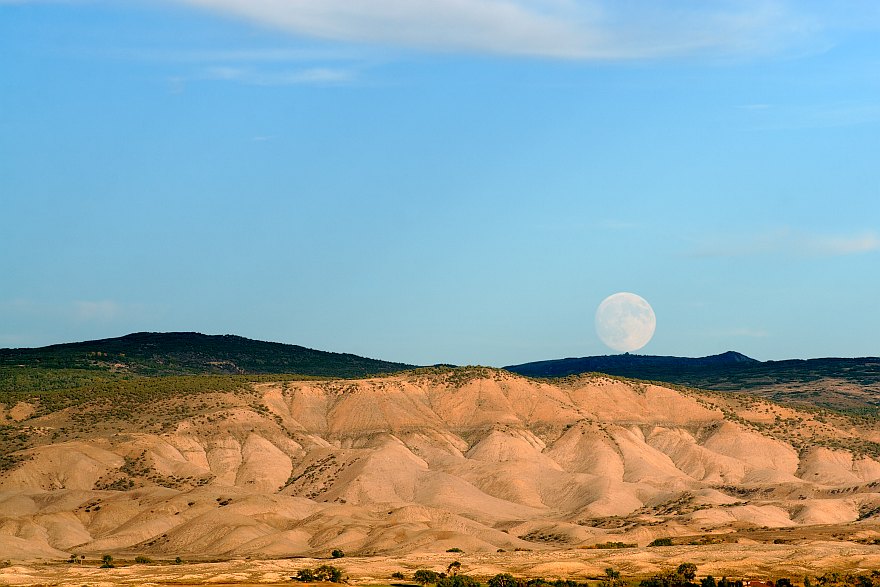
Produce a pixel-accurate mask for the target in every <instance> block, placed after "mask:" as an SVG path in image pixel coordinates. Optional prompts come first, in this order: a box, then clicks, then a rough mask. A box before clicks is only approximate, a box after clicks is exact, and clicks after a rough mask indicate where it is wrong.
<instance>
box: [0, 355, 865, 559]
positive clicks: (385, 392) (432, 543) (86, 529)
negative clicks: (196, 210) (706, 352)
mask: <svg viewBox="0 0 880 587" xmlns="http://www.w3.org/2000/svg"><path fill="white" fill-rule="evenodd" d="M186 381H187V380H186V379H184V380H182V382H181V383H180V384H181V385H183V384H184V383H185V382H186ZM209 381H210V380H209ZM144 385H146V387H145V388H144V392H143V393H142V394H141V395H137V394H133V395H129V396H126V397H113V396H109V395H96V396H95V397H94V398H89V397H86V398H80V400H79V401H78V402H75V403H71V402H68V403H69V404H70V405H68V407H65V403H64V402H58V401H55V403H51V402H49V401H48V400H46V401H45V402H44V404H43V405H41V402H40V400H30V401H21V402H18V403H16V404H15V405H3V406H0V420H2V424H3V442H4V446H5V452H6V453H8V454H7V456H6V457H5V458H4V470H3V472H2V475H0V552H2V553H3V555H2V556H3V557H4V558H8V559H35V558H66V557H67V556H68V554H69V553H71V552H76V553H91V554H100V553H115V554H118V555H123V556H124V555H132V554H134V553H137V554H144V555H149V556H152V557H159V558H161V557H171V558H173V557H175V556H184V557H187V558H189V559H193V558H199V557H233V556H253V557H287V556H299V555H303V556H315V555H322V556H325V555H326V554H327V553H328V552H329V551H330V550H331V549H333V548H340V549H343V550H344V551H345V552H346V553H348V554H349V555H355V554H357V555H371V554H383V555H392V556H399V555H403V554H407V553H431V552H434V553H442V552H445V551H446V550H447V549H449V548H461V549H463V550H464V551H466V552H468V553H479V552H485V553H495V552H496V550H498V549H504V550H506V551H513V550H514V549H531V550H532V551H533V552H540V551H542V550H549V549H571V548H576V547H588V546H592V545H596V544H602V543H606V542H624V543H631V544H638V545H641V546H645V545H647V544H648V543H650V542H651V541H653V540H654V539H656V538H659V537H672V538H673V541H674V543H676V544H690V543H702V544H706V543H715V542H718V543H721V542H729V543H730V542H736V541H740V542H741V543H745V542H747V541H748V542H755V541H757V542H765V543H771V542H773V541H776V542H785V543H789V544H797V543H798V542H799V541H803V540H807V539H810V540H815V539H824V540H841V539H845V540H852V541H861V542H865V543H867V542H872V541H873V540H874V539H875V538H877V537H880V524H878V522H877V518H876V514H877V513H878V512H880V450H878V449H880V445H878V444H877V443H878V442H880V425H878V424H877V423H876V422H875V421H873V420H872V419H869V418H860V419H857V418H854V417H849V416H846V417H845V416H841V415H835V414H833V413H831V412H827V411H819V410H816V411H808V410H799V409H795V408H793V407H786V406H780V405H777V404H773V403H770V402H768V401H764V400H760V399H755V398H752V397H749V396H743V395H722V394H715V393H704V392H696V391H693V390H687V389H683V388H682V389H672V388H669V387H662V386H658V385H649V384H645V383H641V382H635V381H627V380H621V379H615V378H610V377H603V376H581V377H574V378H569V379H564V380H557V381H554V382H539V381H535V380H531V379H526V378H523V377H520V376H517V375H513V374H510V373H508V372H505V371H500V370H494V369H483V368H464V369H425V370H417V371H410V372H405V373H402V374H397V375H393V376H388V377H382V378H374V379H361V380H328V381H296V380H290V381H281V382H265V381H264V382H259V383H253V384H244V383H237V384H235V385H233V386H229V382H228V381H227V382H226V383H225V384H224V385H225V386H226V387H224V386H221V385H219V384H218V385H217V386H214V387H217V388H219V389H214V388H212V386H211V385H210V384H203V385H201V386H200V387H198V388H192V387H191V388H189V389H188V390H187V391H186V392H185V393H159V392H158V391H155V390H152V388H150V387H149V385H148V384H147V383H145V384H144ZM25 439H26V440H25ZM16 443H19V444H16ZM19 445H20V446H22V447H24V448H22V449H21V450H16V448H17V447H18V446H19Z"/></svg>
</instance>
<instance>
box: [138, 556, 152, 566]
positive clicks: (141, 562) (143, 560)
mask: <svg viewBox="0 0 880 587" xmlns="http://www.w3.org/2000/svg"><path fill="white" fill-rule="evenodd" d="M134 562H136V563H138V564H139V565H147V564H150V563H151V562H153V559H151V558H149V557H146V556H142V555H138V556H136V557H134Z"/></svg>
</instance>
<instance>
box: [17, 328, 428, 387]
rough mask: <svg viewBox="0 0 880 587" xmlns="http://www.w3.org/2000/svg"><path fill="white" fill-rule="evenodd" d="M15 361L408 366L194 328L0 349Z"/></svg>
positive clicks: (169, 366)
mask: <svg viewBox="0 0 880 587" xmlns="http://www.w3.org/2000/svg"><path fill="white" fill-rule="evenodd" d="M16 365H23V366H26V367H40V368H43V369H96V370H108V371H127V372H130V373H133V374H137V375H202V374H222V373H231V374H271V373H298V374H301V375H313V376H323V377H358V376H364V375H372V374H377V373H391V372H396V371H402V370H405V369H410V368H412V367H413V365H406V364H403V363H393V362H389V361H380V360H376V359H368V358H365V357H359V356H357V355H352V354H347V353H331V352H327V351H319V350H314V349H309V348H305V347H302V346H298V345H292V344H282V343H277V342H263V341H259V340H251V339H248V338H244V337H241V336H234V335H229V334H225V335H207V334H200V333H198V332H164V333H163V332H137V333H134V334H128V335H126V336H121V337H118V338H105V339H101V340H91V341H86V342H74V343H68V344H56V345H51V346H46V347H41V348H23V349H0V366H2V367H12V366H16Z"/></svg>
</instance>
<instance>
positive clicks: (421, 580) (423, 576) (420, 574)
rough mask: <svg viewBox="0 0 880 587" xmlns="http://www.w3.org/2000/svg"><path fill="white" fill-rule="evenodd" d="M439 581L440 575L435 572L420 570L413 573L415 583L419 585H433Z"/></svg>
mask: <svg viewBox="0 0 880 587" xmlns="http://www.w3.org/2000/svg"><path fill="white" fill-rule="evenodd" d="M439 580H440V575H438V574H437V573H435V572H434V571H429V570H428V569H419V570H418V571H416V572H415V573H413V581H415V582H416V583H418V584H419V585H428V584H432V585H433V584H434V583H436V582H437V581H439Z"/></svg>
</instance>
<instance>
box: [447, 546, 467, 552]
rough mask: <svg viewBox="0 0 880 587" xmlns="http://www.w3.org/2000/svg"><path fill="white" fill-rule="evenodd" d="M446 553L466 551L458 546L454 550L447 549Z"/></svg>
mask: <svg viewBox="0 0 880 587" xmlns="http://www.w3.org/2000/svg"><path fill="white" fill-rule="evenodd" d="M446 552H464V551H463V550H462V549H460V548H459V547H457V546H453V547H452V548H447V549H446Z"/></svg>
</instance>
